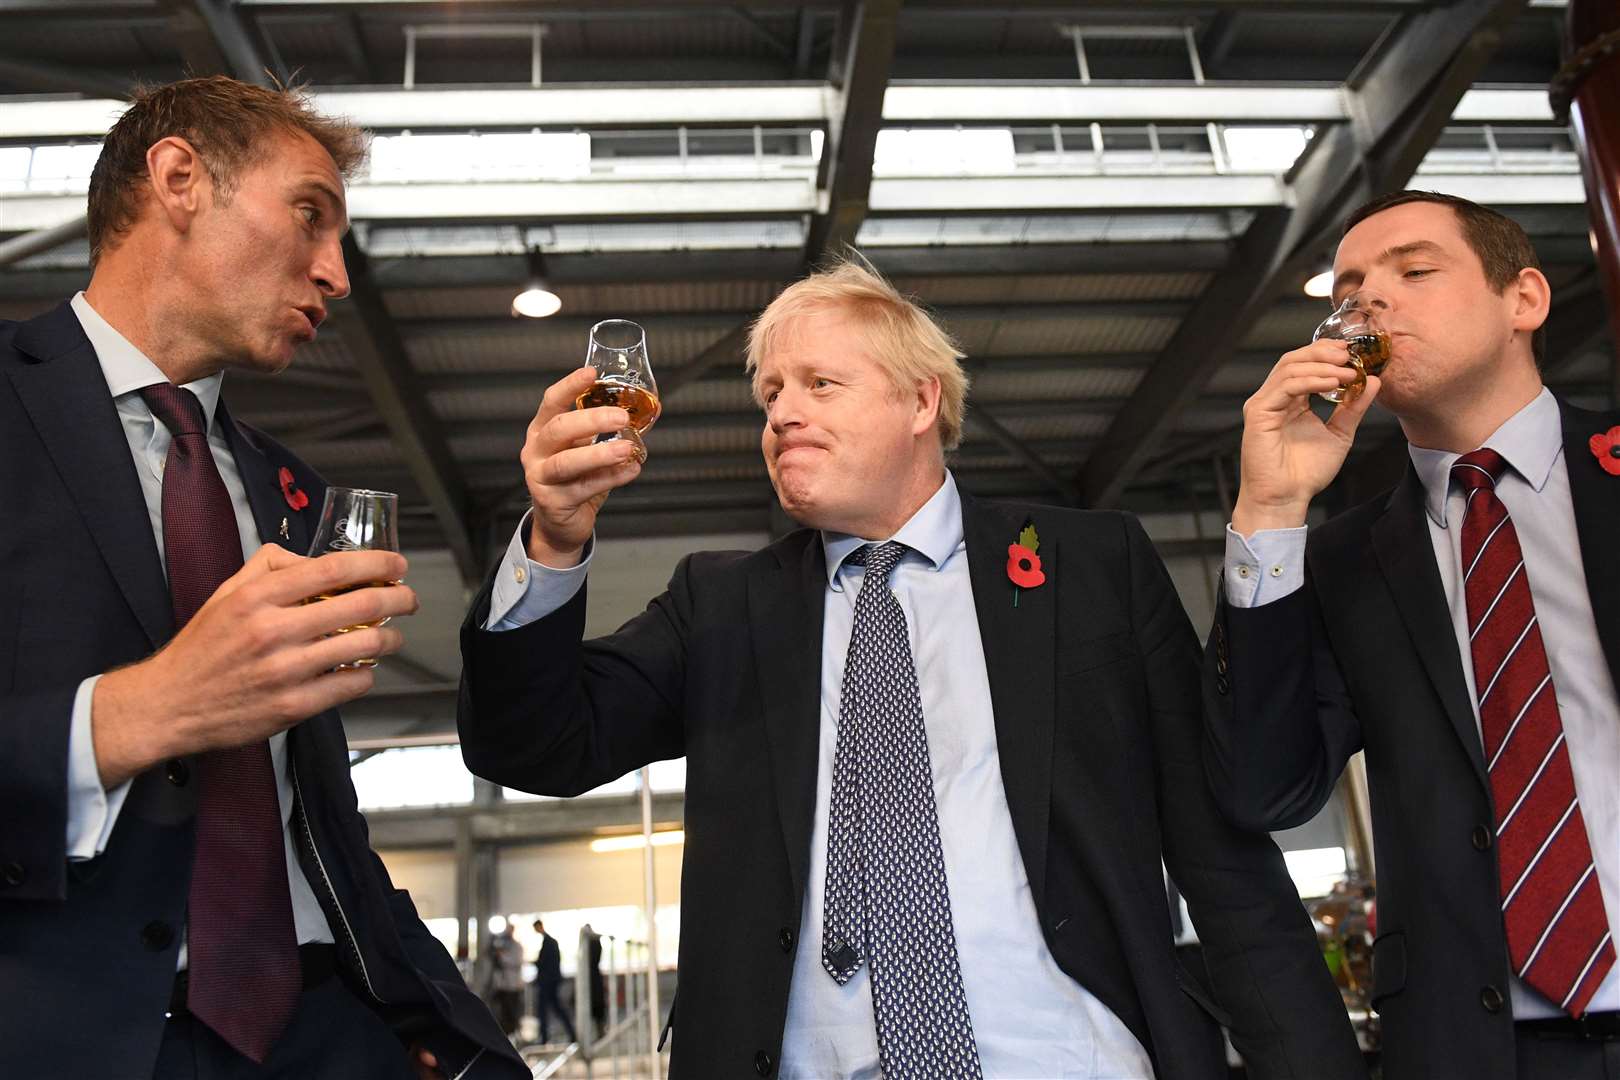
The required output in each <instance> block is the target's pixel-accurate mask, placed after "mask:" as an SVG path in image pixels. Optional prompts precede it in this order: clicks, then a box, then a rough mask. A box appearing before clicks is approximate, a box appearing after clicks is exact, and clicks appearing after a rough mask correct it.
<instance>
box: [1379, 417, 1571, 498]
mask: <svg viewBox="0 0 1620 1080" xmlns="http://www.w3.org/2000/svg"><path fill="white" fill-rule="evenodd" d="M1481 446H1488V447H1490V448H1491V449H1492V450H1495V451H1496V452H1497V453H1498V454H1501V455H1502V458H1503V460H1505V461H1506V462H1507V463H1508V466H1509V467H1510V468H1511V469H1512V470H1513V471H1514V472H1516V473H1518V474H1519V475H1520V476H1521V477H1523V479H1524V481H1525V482H1526V483H1527V484H1529V485H1530V486H1531V487H1533V488H1535V489H1536V490H1537V491H1540V490H1541V489H1542V488H1543V487H1544V486H1545V485H1546V483H1547V478H1548V477H1549V476H1551V475H1552V467H1553V463H1554V462H1555V461H1557V460H1558V455H1559V453H1560V452H1561V451H1562V450H1563V449H1564V426H1563V418H1562V417H1561V416H1560V415H1559V412H1558V399H1557V398H1555V397H1553V393H1552V391H1551V390H1548V389H1547V388H1546V387H1542V388H1541V393H1539V394H1537V395H1536V396H1535V397H1534V398H1532V399H1531V401H1530V403H1529V404H1528V405H1526V406H1525V407H1524V408H1522V409H1520V410H1519V411H1518V412H1516V413H1514V414H1513V415H1512V416H1510V417H1508V419H1507V422H1506V423H1504V424H1503V425H1502V426H1501V427H1499V428H1497V429H1496V430H1495V431H1494V432H1492V433H1491V436H1490V438H1488V439H1486V440H1485V441H1484V442H1483V443H1482V444H1481ZM1406 449H1407V452H1408V453H1409V454H1411V457H1412V465H1413V467H1415V468H1416V469H1417V474H1418V480H1419V481H1421V482H1422V484H1423V505H1424V507H1425V509H1427V510H1428V512H1429V517H1431V518H1433V519H1434V523H1435V524H1436V525H1438V526H1440V527H1441V528H1442V529H1443V528H1445V527H1446V498H1447V496H1448V495H1449V494H1450V493H1451V466H1452V464H1453V463H1455V462H1456V460H1457V459H1458V458H1460V457H1462V455H1461V454H1453V453H1452V452H1451V451H1449V450H1425V449H1423V448H1422V447H1419V446H1410V445H1408V446H1407V448H1406Z"/></svg>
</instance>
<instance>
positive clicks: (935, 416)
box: [911, 375, 939, 435]
mask: <svg viewBox="0 0 1620 1080" xmlns="http://www.w3.org/2000/svg"><path fill="white" fill-rule="evenodd" d="M916 402H917V411H916V413H915V414H914V415H913V416H912V418H911V433H912V434H913V435H921V434H923V433H924V432H926V431H928V430H930V429H931V428H933V427H934V425H935V424H937V423H938V422H939V376H938V375H930V376H929V377H928V378H926V379H924V380H923V381H922V382H920V383H918V384H917V398H916Z"/></svg>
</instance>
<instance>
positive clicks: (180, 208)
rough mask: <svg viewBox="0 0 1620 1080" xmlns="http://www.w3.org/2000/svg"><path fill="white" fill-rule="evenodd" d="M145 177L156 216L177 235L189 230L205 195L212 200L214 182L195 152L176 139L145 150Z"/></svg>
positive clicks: (159, 141) (170, 139)
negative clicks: (166, 223) (165, 222)
mask: <svg viewBox="0 0 1620 1080" xmlns="http://www.w3.org/2000/svg"><path fill="white" fill-rule="evenodd" d="M146 177H147V181H148V183H149V184H150V185H151V187H150V193H151V197H152V201H153V203H154V205H155V208H156V210H157V213H158V214H159V215H160V216H161V217H162V218H163V220H165V221H167V222H168V223H169V226H170V227H171V228H173V229H174V230H175V231H176V232H181V233H184V232H186V231H187V230H189V229H190V228H191V222H192V220H193V219H194V218H195V217H196V216H197V214H198V212H199V211H201V210H202V208H203V204H204V195H205V193H206V194H208V195H209V196H210V197H211V196H212V192H213V181H212V180H211V179H210V177H209V175H208V170H207V169H206V168H205V167H204V166H203V162H202V157H201V156H200V155H199V154H198V153H197V148H196V147H194V146H192V145H191V143H189V142H187V141H186V140H185V139H183V138H181V137H180V136H178V135H168V136H165V137H164V138H161V139H159V140H158V141H157V142H155V143H153V144H152V145H151V146H150V147H148V148H147V151H146Z"/></svg>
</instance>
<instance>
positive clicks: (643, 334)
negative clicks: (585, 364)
mask: <svg viewBox="0 0 1620 1080" xmlns="http://www.w3.org/2000/svg"><path fill="white" fill-rule="evenodd" d="M613 325H619V326H633V327H635V328H636V335H637V336H636V340H635V341H632V342H631V343H630V344H628V345H606V344H603V343H602V342H600V341H597V340H596V332H597V331H598V330H600V329H602V327H604V326H613ZM588 336H589V338H590V341H591V344H593V345H595V346H596V347H597V348H598V349H607V350H609V351H611V352H628V351H630V350H631V349H634V348H636V347H638V346H641V347H645V345H646V344H647V328H646V327H644V326H642V325H641V324H640V323H638V322H636V321H635V320H634V319H616V318H615V319H603V320H601V321H600V322H598V323H596V325H594V326H592V327H591V329H590V333H589V335H588Z"/></svg>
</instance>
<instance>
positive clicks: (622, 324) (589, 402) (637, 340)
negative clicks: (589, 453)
mask: <svg viewBox="0 0 1620 1080" xmlns="http://www.w3.org/2000/svg"><path fill="white" fill-rule="evenodd" d="M585 362H586V363H587V364H589V365H590V366H591V367H593V368H595V369H596V382H594V383H592V384H591V386H590V389H588V390H586V391H585V392H584V393H583V394H581V395H579V397H578V398H576V399H575V401H574V408H576V409H593V408H596V407H598V406H602V405H617V406H618V407H619V408H621V409H623V410H625V411H626V412H628V413H629V414H630V426H629V427H626V428H623V429H621V430H620V431H618V432H617V433H608V434H603V435H598V436H597V437H596V441H597V442H610V441H612V440H613V439H628V440H629V441H630V442H631V444H632V445H634V447H635V456H636V460H637V461H638V462H642V463H645V462H646V460H647V444H646V443H645V442H643V441H642V439H641V435H642V432H644V431H646V430H647V429H648V428H650V427H652V426H653V424H654V423H655V422H656V421H657V420H658V416H659V414H660V413H661V412H663V406H662V405H661V404H660V403H659V400H658V384H657V383H656V382H655V381H653V373H652V362H651V361H650V360H648V359H647V332H646V331H645V330H643V329H642V328H641V327H640V325H639V324H637V323H633V322H631V321H630V320H629V319H605V320H603V321H602V322H599V323H597V324H596V325H595V326H593V327H591V343H590V347H589V348H588V349H587V350H586V353H585Z"/></svg>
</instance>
